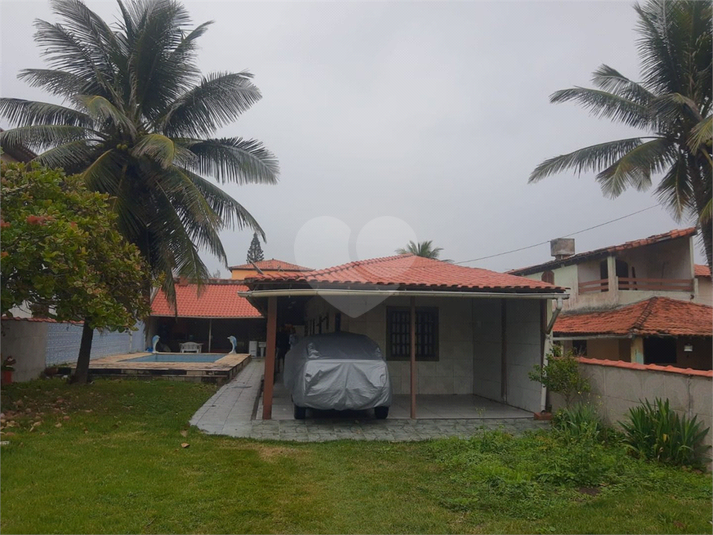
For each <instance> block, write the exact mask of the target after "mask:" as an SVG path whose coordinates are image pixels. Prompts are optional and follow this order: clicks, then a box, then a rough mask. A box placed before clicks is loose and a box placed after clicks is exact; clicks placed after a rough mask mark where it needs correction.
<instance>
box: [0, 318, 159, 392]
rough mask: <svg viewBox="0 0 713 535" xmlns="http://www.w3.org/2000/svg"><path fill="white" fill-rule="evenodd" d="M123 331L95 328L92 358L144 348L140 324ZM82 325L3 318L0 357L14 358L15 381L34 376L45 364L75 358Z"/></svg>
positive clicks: (48, 364) (60, 362)
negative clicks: (128, 330) (134, 329)
mask: <svg viewBox="0 0 713 535" xmlns="http://www.w3.org/2000/svg"><path fill="white" fill-rule="evenodd" d="M137 327H138V330H137V331H130V332H125V333H119V332H108V331H107V332H101V331H94V339H93V341H92V354H91V358H93V359H95V358H99V357H106V356H109V355H118V354H122V353H133V352H137V351H143V350H144V348H145V347H146V346H145V345H144V343H145V342H144V334H143V324H141V323H139V324H137ZM81 339H82V326H81V325H80V324H73V323H55V322H48V321H30V320H28V319H8V320H3V321H2V342H1V344H2V345H1V352H2V359H3V360H4V359H5V358H7V357H8V356H12V357H14V358H15V359H16V360H17V364H16V365H15V373H14V374H13V380H14V381H29V380H31V379H35V378H37V377H38V376H39V375H40V374H41V373H42V372H43V371H44V369H45V368H46V367H48V366H53V365H56V364H64V363H71V362H76V360H77V356H78V354H79V345H80V343H81Z"/></svg>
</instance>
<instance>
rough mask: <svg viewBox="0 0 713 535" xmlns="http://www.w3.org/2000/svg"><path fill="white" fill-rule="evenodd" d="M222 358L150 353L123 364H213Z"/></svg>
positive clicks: (202, 354)
mask: <svg viewBox="0 0 713 535" xmlns="http://www.w3.org/2000/svg"><path fill="white" fill-rule="evenodd" d="M224 356H225V354H224V353H152V354H151V355H144V356H143V357H136V358H133V359H126V360H125V361H124V362H215V361H217V360H219V359H222V358H223V357H224Z"/></svg>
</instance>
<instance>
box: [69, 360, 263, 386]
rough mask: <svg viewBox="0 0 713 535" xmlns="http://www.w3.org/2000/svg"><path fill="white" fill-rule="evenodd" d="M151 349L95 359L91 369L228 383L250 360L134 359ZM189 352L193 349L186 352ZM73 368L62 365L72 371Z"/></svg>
mask: <svg viewBox="0 0 713 535" xmlns="http://www.w3.org/2000/svg"><path fill="white" fill-rule="evenodd" d="M147 355H151V353H145V352H144V353H127V354H124V355H111V356H109V357H102V358H98V359H93V360H92V361H91V362H90V363H89V373H90V374H92V375H103V376H112V377H117V376H118V377H126V376H129V377H142V378H146V379H150V378H157V377H161V378H164V379H174V380H178V381H195V382H203V383H217V384H225V383H227V382H228V381H230V380H231V379H233V378H234V377H235V376H236V375H237V374H238V372H240V370H242V369H243V368H244V367H245V366H246V365H247V364H248V362H249V361H250V355H248V354H247V353H232V354H227V355H225V356H224V357H223V358H221V359H218V360H216V361H215V362H136V361H133V360H132V359H135V358H137V357H144V356H147ZM185 355H186V356H190V353H185ZM73 368H74V367H73V366H72V368H65V369H61V371H67V372H68V371H71V370H72V369H73Z"/></svg>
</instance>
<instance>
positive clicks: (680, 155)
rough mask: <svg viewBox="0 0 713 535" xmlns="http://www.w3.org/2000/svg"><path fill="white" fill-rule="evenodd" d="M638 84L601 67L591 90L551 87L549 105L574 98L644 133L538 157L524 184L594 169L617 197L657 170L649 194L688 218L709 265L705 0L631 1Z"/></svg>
mask: <svg viewBox="0 0 713 535" xmlns="http://www.w3.org/2000/svg"><path fill="white" fill-rule="evenodd" d="M635 9H636V12H637V13H638V16H639V21H638V26H637V30H638V32H639V34H640V39H639V42H638V49H639V55H640V57H641V62H642V67H643V69H642V74H643V81H642V82H641V83H637V82H634V81H632V80H630V79H628V78H626V77H625V76H623V75H622V74H620V73H619V72H618V71H616V70H615V69H613V68H611V67H609V66H607V65H602V66H601V67H600V68H599V69H597V70H596V71H595V72H594V77H593V78H592V82H593V83H594V85H595V86H596V89H588V88H582V87H575V88H572V89H565V90H562V91H557V92H556V93H554V94H553V95H552V96H551V97H550V101H551V102H555V103H559V102H569V101H573V102H576V103H578V104H580V105H582V106H583V107H585V108H587V109H589V110H590V111H591V113H592V114H593V115H595V116H597V117H605V118H608V119H611V120H613V121H617V122H621V123H624V124H626V125H628V126H632V127H636V128H640V129H642V130H644V131H646V133H647V135H644V136H640V137H634V138H630V139H620V140H617V141H610V142H606V143H600V144H598V145H593V146H590V147H586V148H583V149H580V150H576V151H574V152H572V153H570V154H564V155H562V156H557V157H555V158H551V159H549V160H546V161H544V162H542V163H541V164H540V165H538V166H537V168H536V169H535V170H534V171H533V172H532V174H531V175H530V180H529V181H530V182H537V181H538V180H540V179H542V178H544V177H546V176H548V175H551V174H555V173H559V172H561V171H564V170H566V169H573V170H574V171H576V172H577V173H582V172H588V171H596V172H598V173H599V174H598V175H597V180H598V181H599V183H600V184H601V187H602V191H603V192H604V194H605V195H607V196H610V197H617V196H618V195H619V194H621V193H622V192H623V191H624V190H625V189H627V188H629V187H633V188H636V189H637V190H646V189H647V188H649V187H650V186H651V183H652V180H651V177H652V175H654V174H657V173H661V174H662V178H661V179H660V181H659V183H658V186H657V187H656V190H655V191H656V195H657V196H658V198H659V200H660V201H661V203H662V204H663V205H665V206H667V207H668V208H669V209H670V210H671V212H672V214H673V216H674V218H675V219H676V220H680V219H681V218H682V217H684V216H686V215H688V216H694V217H696V218H697V220H698V222H699V223H700V225H701V231H702V235H703V243H704V248H705V252H706V256H707V259H708V265H709V266H710V265H711V248H712V244H711V225H710V221H711V191H712V190H711V171H712V161H713V160H712V155H713V153H712V152H711V149H712V147H711V138H712V136H713V123H712V120H713V119H712V116H711V101H712V100H713V94H711V77H712V76H713V69H712V67H711V59H712V53H711V50H712V47H713V40H712V39H711V4H710V2H699V1H696V0H649V1H648V2H646V4H644V5H643V6H641V5H636V6H635Z"/></svg>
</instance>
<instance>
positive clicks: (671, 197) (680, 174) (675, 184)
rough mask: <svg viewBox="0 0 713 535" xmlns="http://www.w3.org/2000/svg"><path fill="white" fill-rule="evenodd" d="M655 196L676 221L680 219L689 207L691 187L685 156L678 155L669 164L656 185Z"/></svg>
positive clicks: (691, 194)
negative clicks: (671, 163)
mask: <svg viewBox="0 0 713 535" xmlns="http://www.w3.org/2000/svg"><path fill="white" fill-rule="evenodd" d="M656 196H657V197H658V198H659V200H660V202H661V204H662V205H663V206H665V207H667V208H668V209H669V211H670V212H671V215H672V216H673V217H674V219H676V221H680V220H681V218H682V217H683V215H684V214H685V213H686V211H688V210H689V209H690V208H691V203H692V202H693V188H692V187H691V181H690V177H689V176H688V165H687V162H686V158H685V156H683V155H680V156H679V158H678V159H676V161H675V162H674V163H673V165H671V167H670V168H669V170H668V172H667V173H666V174H665V175H664V177H663V178H662V179H661V182H659V185H658V186H657V187H656Z"/></svg>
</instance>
